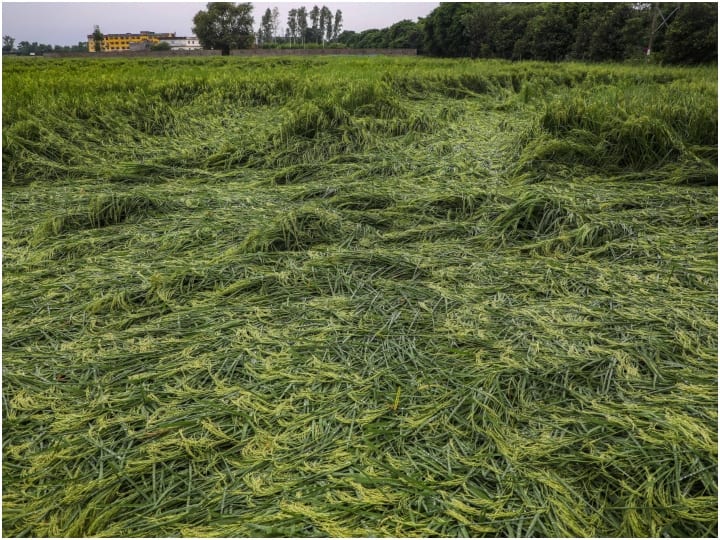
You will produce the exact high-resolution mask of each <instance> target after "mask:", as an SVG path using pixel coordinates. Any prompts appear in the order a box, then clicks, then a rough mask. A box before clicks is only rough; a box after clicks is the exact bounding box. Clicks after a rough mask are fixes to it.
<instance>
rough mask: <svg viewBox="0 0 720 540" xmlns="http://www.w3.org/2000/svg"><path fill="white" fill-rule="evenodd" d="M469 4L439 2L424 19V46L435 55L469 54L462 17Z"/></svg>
mask: <svg viewBox="0 0 720 540" xmlns="http://www.w3.org/2000/svg"><path fill="white" fill-rule="evenodd" d="M470 7H471V4H464V3H441V4H440V6H439V7H437V8H435V9H434V10H433V11H432V13H430V15H428V16H427V18H426V19H425V48H426V50H427V51H428V52H430V54H433V55H436V56H469V55H470V47H469V44H468V40H467V35H466V32H465V28H464V25H463V18H464V16H465V14H466V13H467V12H468V11H469V10H470Z"/></svg>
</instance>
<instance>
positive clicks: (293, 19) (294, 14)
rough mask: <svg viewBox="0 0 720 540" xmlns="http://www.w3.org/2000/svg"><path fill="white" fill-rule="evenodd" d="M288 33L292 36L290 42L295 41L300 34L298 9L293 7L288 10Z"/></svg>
mask: <svg viewBox="0 0 720 540" xmlns="http://www.w3.org/2000/svg"><path fill="white" fill-rule="evenodd" d="M287 27H288V35H289V37H290V44H291V45H292V44H293V43H294V42H295V38H296V37H297V36H298V10H297V9H295V8H293V9H291V10H290V11H289V12H288V20H287Z"/></svg>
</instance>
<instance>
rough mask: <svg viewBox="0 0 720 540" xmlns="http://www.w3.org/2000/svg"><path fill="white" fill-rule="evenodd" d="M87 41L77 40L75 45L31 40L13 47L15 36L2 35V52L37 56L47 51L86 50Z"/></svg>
mask: <svg viewBox="0 0 720 540" xmlns="http://www.w3.org/2000/svg"><path fill="white" fill-rule="evenodd" d="M87 48H88V47H87V41H79V42H78V44H77V45H47V44H45V43H38V42H37V41H33V42H32V43H30V42H29V41H21V42H19V43H18V45H17V48H16V47H15V38H14V37H12V36H8V35H5V36H3V45H2V50H3V53H6V54H7V53H14V54H17V55H20V56H29V55H31V54H36V55H38V56H40V55H42V54H44V53H47V52H86V51H87Z"/></svg>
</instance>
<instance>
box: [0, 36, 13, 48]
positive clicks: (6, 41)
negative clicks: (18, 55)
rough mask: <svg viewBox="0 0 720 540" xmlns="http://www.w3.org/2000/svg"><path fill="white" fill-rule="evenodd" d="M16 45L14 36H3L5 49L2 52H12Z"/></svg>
mask: <svg viewBox="0 0 720 540" xmlns="http://www.w3.org/2000/svg"><path fill="white" fill-rule="evenodd" d="M14 45H15V38H14V37H12V36H3V47H2V50H3V51H5V52H10V51H12V48H13V46H14Z"/></svg>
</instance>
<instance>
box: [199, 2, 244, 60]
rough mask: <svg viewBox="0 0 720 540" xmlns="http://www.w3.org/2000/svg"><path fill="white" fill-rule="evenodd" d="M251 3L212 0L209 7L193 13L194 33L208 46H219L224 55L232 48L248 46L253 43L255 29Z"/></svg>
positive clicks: (217, 47)
mask: <svg viewBox="0 0 720 540" xmlns="http://www.w3.org/2000/svg"><path fill="white" fill-rule="evenodd" d="M252 10H253V6H252V4H250V3H243V4H237V5H235V4H233V3H232V2H209V3H208V5H207V11H198V12H197V14H196V15H195V17H193V23H194V24H195V26H193V29H192V31H193V33H194V34H195V35H196V36H197V37H198V39H199V40H200V44H201V45H202V46H203V47H205V48H206V49H220V50H222V54H223V56H227V55H229V54H230V49H247V48H248V47H250V46H251V45H252V44H253V40H254V33H253V23H254V22H255V21H254V19H253V16H252Z"/></svg>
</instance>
